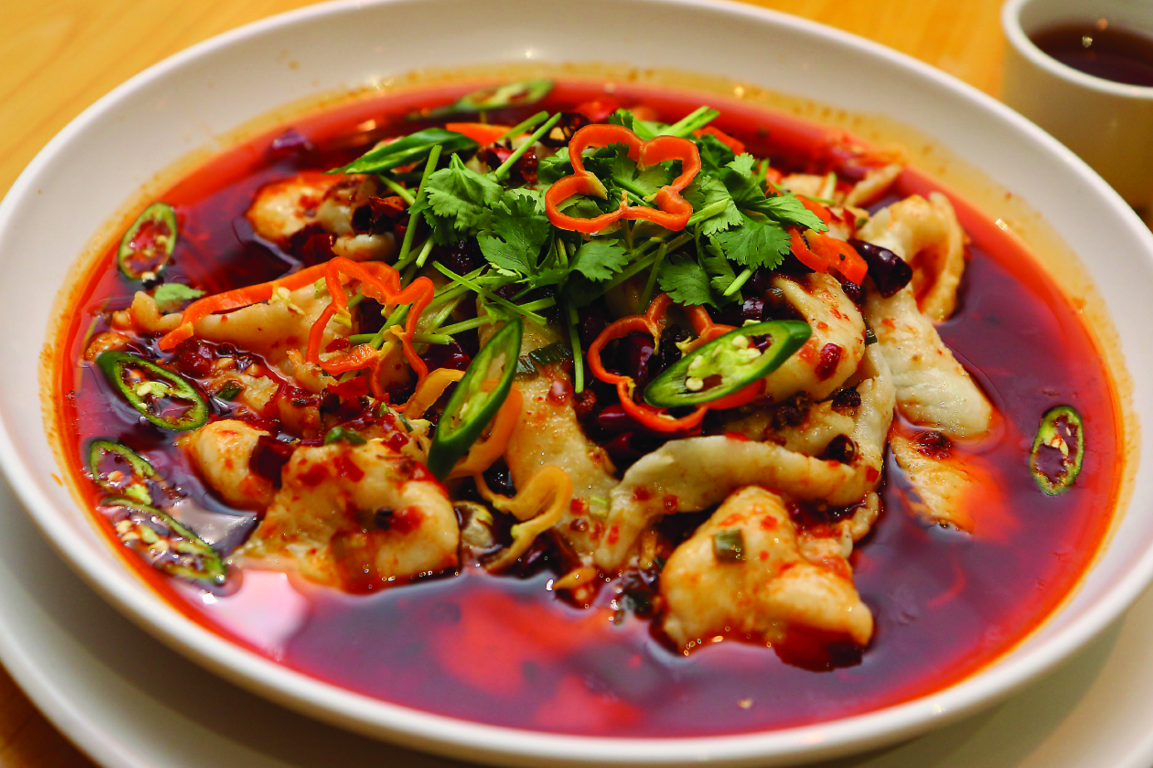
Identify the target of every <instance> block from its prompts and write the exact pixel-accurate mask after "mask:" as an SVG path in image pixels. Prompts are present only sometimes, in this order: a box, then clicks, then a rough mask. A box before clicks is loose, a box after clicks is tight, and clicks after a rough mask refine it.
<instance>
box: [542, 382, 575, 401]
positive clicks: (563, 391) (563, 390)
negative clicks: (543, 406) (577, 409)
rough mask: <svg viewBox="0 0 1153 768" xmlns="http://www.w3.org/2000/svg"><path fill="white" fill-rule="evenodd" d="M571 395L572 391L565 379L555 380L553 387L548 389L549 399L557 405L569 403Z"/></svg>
mask: <svg viewBox="0 0 1153 768" xmlns="http://www.w3.org/2000/svg"><path fill="white" fill-rule="evenodd" d="M571 393H572V390H571V388H570V387H569V385H568V382H567V381H565V380H564V379H555V380H554V381H553V383H552V386H551V387H549V388H548V399H549V401H550V402H553V403H556V404H557V405H564V404H565V403H567V402H568V399H569V395H570V394H571Z"/></svg>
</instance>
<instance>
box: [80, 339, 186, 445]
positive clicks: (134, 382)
mask: <svg viewBox="0 0 1153 768" xmlns="http://www.w3.org/2000/svg"><path fill="white" fill-rule="evenodd" d="M96 367H97V368H99V369H100V371H101V373H103V374H104V378H106V379H107V380H108V381H109V383H111V384H112V385H113V386H114V387H116V389H117V391H119V392H120V394H121V395H122V396H123V397H124V399H125V400H127V401H128V403H129V404H130V405H131V406H132V407H133V408H135V409H136V410H137V411H139V412H140V415H141V416H143V417H144V418H146V419H148V421H150V422H152V423H153V424H155V425H156V426H158V427H160V428H161V429H171V430H173V431H176V432H184V431H187V430H190V429H196V428H197V427H200V426H203V425H204V423H205V422H206V421H208V403H207V402H206V401H205V400H204V398H203V397H202V396H201V395H200V393H199V392H197V391H196V388H195V387H193V386H192V384H191V383H190V382H189V381H188V380H187V379H185V378H184V377H183V376H181V375H179V374H177V373H173V372H172V371H170V370H168V369H167V368H162V367H160V366H159V365H157V364H156V363H154V362H152V361H150V360H145V359H144V358H142V357H137V356H136V355H131V354H128V353H127V352H117V351H109V352H101V353H100V354H99V355H98V356H97V358H96Z"/></svg>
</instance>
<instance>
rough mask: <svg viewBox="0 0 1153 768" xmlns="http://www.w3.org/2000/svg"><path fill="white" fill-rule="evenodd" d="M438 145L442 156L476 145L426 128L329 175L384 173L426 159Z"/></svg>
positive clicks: (459, 135)
mask: <svg viewBox="0 0 1153 768" xmlns="http://www.w3.org/2000/svg"><path fill="white" fill-rule="evenodd" d="M436 146H439V147H440V151H441V152H442V153H443V154H448V153H449V152H459V151H461V150H465V149H473V148H474V147H476V146H477V143H476V142H475V141H473V140H472V139H470V138H469V137H467V136H465V135H464V134H463V133H457V132H456V131H449V130H446V129H444V128H425V129H424V130H423V131H417V132H416V133H410V134H409V135H408V136H405V137H404V138H402V139H397V140H396V141H393V142H390V143H388V144H384V145H381V146H379V147H374V148H372V149H370V150H369V151H368V152H366V153H364V154H363V155H361V156H360V157H359V158H357V159H356V160H353V161H352V162H351V163H349V164H348V165H343V166H341V167H340V168H333V169H332V170H331V171H326V173H382V172H384V171H389V170H392V169H393V168H396V167H397V166H401V165H410V164H412V163H418V162H421V161H423V160H426V159H428V155H429V153H430V152H432V148H433V147H436Z"/></svg>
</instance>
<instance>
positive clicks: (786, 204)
mask: <svg viewBox="0 0 1153 768" xmlns="http://www.w3.org/2000/svg"><path fill="white" fill-rule="evenodd" d="M762 213H766V214H768V215H769V216H772V217H773V218H774V219H776V220H777V221H779V222H781V223H783V224H796V225H797V226H801V227H805V228H806V229H812V230H815V231H817V232H824V231H825V230H827V229H828V227H827V226H826V225H825V222H823V221H821V218H820V217H819V216H817V214H815V213H813V212H812V211H810V210H809V209H808V208H806V207H805V206H804V203H802V202H801V201H800V200H798V199H797V198H796V196H794V195H779V196H777V197H766V198H765V210H763V211H762Z"/></svg>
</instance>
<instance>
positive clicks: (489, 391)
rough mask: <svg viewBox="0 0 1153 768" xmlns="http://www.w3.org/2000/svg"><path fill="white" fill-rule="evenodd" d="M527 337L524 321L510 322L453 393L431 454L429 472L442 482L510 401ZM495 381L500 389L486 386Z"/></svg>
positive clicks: (487, 347) (480, 354) (429, 452)
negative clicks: (503, 406)
mask: <svg viewBox="0 0 1153 768" xmlns="http://www.w3.org/2000/svg"><path fill="white" fill-rule="evenodd" d="M523 334H524V326H523V324H522V323H521V321H520V318H514V319H510V320H509V321H508V322H506V323H505V325H504V327H502V328H501V329H500V330H499V331H497V332H496V333H495V334H494V335H493V337H492V338H491V339H489V341H488V343H487V344H485V345H484V346H483V347H482V348H481V350H480V351H479V352H477V355H476V357H475V358H474V359H473V361H472V363H471V364H469V366H468V370H467V371H465V372H464V377H463V378H461V380H460V382H458V383H457V385H456V389H455V390H453V393H452V396H451V397H450V398H449V399H448V405H447V406H445V409H444V413H443V414H441V417H440V423H439V424H438V426H437V428H436V435H435V437H433V439H432V446H431V447H430V448H429V451H428V468H429V470H431V471H432V473H433V474H434V475H436V476H437V477H438V478H440V479H441V480H443V479H444V478H446V477H448V473H449V472H451V471H452V468H453V465H455V464H456V462H457V460H458V459H460V457H461V456H463V455H464V454H465V453H466V452H467V451H468V449H469V448H471V447H472V444H473V443H475V442H476V440H477V438H478V437H480V433H481V432H482V431H483V430H484V428H485V426H486V425H487V424H488V423H489V422H490V421H492V418H493V416H495V415H496V412H497V411H498V410H500V406H501V405H502V404H503V403H504V400H505V398H506V397H508V393H509V390H510V389H512V379H513V376H514V375H515V374H516V359H517V356H518V355H519V354H520V341H521V336H522V335H523ZM498 376H499V378H497V377H498ZM493 379H496V386H495V387H489V386H486V385H487V384H488V382H491V381H492V380H493Z"/></svg>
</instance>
